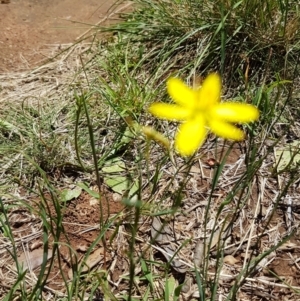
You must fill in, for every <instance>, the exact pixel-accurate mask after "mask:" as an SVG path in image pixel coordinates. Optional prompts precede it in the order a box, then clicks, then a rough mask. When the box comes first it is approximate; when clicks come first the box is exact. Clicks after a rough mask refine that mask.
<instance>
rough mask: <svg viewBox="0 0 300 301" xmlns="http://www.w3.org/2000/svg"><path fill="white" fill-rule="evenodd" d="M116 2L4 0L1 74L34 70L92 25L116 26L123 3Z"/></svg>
mask: <svg viewBox="0 0 300 301" xmlns="http://www.w3.org/2000/svg"><path fill="white" fill-rule="evenodd" d="M115 2H116V1H115V0H86V1H84V2H83V1H81V0H51V1H49V0H9V1H7V0H6V1H3V0H2V1H1V3H0V20H1V30H0V53H1V55H0V73H3V72H11V71H20V70H24V69H28V68H32V67H34V66H36V65H37V64H39V63H40V62H42V61H45V60H46V59H48V58H49V56H51V53H53V49H55V48H56V49H57V50H59V48H60V45H61V44H66V43H72V42H74V41H75V40H76V39H78V38H80V37H81V36H82V35H83V34H84V33H85V32H86V31H87V30H88V29H89V28H90V27H91V25H95V24H99V22H100V23H101V25H109V24H111V23H112V22H116V20H117V15H116V13H117V12H118V11H120V10H122V7H124V3H123V4H119V5H118V6H117V5H114V3H115ZM51 49H52V51H51ZM49 50H50V51H49Z"/></svg>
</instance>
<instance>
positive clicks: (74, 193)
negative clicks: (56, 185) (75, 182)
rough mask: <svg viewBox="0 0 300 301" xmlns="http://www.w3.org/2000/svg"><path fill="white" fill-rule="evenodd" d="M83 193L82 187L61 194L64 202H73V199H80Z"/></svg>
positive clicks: (65, 190) (66, 190)
mask: <svg viewBox="0 0 300 301" xmlns="http://www.w3.org/2000/svg"><path fill="white" fill-rule="evenodd" d="M81 191H82V189H81V187H78V186H76V187H75V188H73V189H64V190H63V191H62V192H61V194H60V197H61V200H62V202H67V201H71V200H72V199H76V198H78V197H79V196H80V194H81Z"/></svg>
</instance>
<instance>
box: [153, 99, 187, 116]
mask: <svg viewBox="0 0 300 301" xmlns="http://www.w3.org/2000/svg"><path fill="white" fill-rule="evenodd" d="M148 111H149V112H150V113H151V114H153V115H154V116H156V117H159V118H162V119H167V120H185V119H187V118H188V117H189V115H190V112H191V111H190V110H188V109H186V108H183V107H180V106H177V105H172V104H167V103H160V102H156V103H153V104H152V105H150V107H149V109H148Z"/></svg>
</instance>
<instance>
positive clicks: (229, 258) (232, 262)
mask: <svg viewBox="0 0 300 301" xmlns="http://www.w3.org/2000/svg"><path fill="white" fill-rule="evenodd" d="M238 262H239V260H238V259H236V258H234V257H233V256H232V255H227V256H225V257H224V263H227V264H229V265H235V264H236V263H238Z"/></svg>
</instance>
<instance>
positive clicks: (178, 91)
mask: <svg viewBox="0 0 300 301" xmlns="http://www.w3.org/2000/svg"><path fill="white" fill-rule="evenodd" d="M167 90H168V93H169V95H170V96H171V97H172V99H173V100H174V101H175V102H176V103H177V104H179V105H181V106H183V107H187V108H194V106H195V103H196V99H197V91H196V90H193V89H191V88H190V87H188V86H187V85H186V84H185V83H184V82H182V81H181V80H180V79H179V78H175V77H172V78H170V79H168V81H167Z"/></svg>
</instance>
